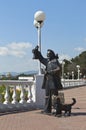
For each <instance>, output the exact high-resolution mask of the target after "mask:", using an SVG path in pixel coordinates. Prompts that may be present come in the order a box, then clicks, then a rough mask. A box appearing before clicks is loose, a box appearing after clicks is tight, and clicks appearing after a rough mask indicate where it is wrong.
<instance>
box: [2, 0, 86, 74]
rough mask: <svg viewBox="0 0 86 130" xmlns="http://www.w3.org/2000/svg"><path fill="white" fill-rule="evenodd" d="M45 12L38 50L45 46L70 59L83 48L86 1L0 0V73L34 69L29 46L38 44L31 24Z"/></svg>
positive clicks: (36, 34) (84, 43)
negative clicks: (36, 14) (40, 13)
mask: <svg viewBox="0 0 86 130" xmlns="http://www.w3.org/2000/svg"><path fill="white" fill-rule="evenodd" d="M39 10H41V11H43V12H44V13H45V16H46V18H45V21H44V24H43V26H42V28H41V52H42V55H43V56H44V57H46V53H47V49H52V50H53V51H54V52H55V53H58V55H59V61H62V60H63V59H68V60H70V59H71V58H74V57H76V56H77V55H79V54H80V53H81V52H83V51H85V50H86V0H0V73H2V72H25V71H32V70H38V61H37V60H33V54H32V49H33V48H34V47H35V46H36V45H37V44H38V43H37V42H38V33H37V29H36V28H35V26H34V25H33V21H34V14H35V13H36V12H37V11H39Z"/></svg>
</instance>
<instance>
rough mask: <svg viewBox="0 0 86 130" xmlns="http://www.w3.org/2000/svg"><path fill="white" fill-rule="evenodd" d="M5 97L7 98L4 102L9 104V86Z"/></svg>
mask: <svg viewBox="0 0 86 130" xmlns="http://www.w3.org/2000/svg"><path fill="white" fill-rule="evenodd" d="M4 98H5V101H4V104H9V103H10V102H9V98H10V96H9V86H6V93H5V96H4Z"/></svg>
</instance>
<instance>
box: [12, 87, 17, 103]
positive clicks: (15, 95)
mask: <svg viewBox="0 0 86 130" xmlns="http://www.w3.org/2000/svg"><path fill="white" fill-rule="evenodd" d="M12 99H13V101H12V104H16V103H18V102H17V94H16V86H14V88H13V95H12Z"/></svg>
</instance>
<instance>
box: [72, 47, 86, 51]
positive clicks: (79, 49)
mask: <svg viewBox="0 0 86 130" xmlns="http://www.w3.org/2000/svg"><path fill="white" fill-rule="evenodd" d="M74 50H75V51H78V52H82V51H84V50H85V49H84V48H82V47H77V48H74Z"/></svg>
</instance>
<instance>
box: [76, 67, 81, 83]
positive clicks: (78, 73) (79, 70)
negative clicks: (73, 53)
mask: <svg viewBox="0 0 86 130" xmlns="http://www.w3.org/2000/svg"><path fill="white" fill-rule="evenodd" d="M76 67H77V69H78V78H77V79H78V80H79V75H80V65H77V66H76Z"/></svg>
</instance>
